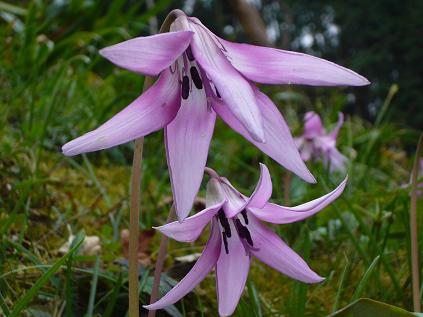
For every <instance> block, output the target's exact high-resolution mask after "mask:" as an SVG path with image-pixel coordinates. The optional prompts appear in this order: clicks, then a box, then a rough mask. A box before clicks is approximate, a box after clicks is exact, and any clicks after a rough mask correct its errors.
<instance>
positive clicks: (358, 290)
mask: <svg viewBox="0 0 423 317" xmlns="http://www.w3.org/2000/svg"><path fill="white" fill-rule="evenodd" d="M379 258H380V256H379V255H378V256H377V257H376V258H375V259H374V260H373V262H372V264H370V266H369V268H368V269H367V271H366V273H364V275H363V277H362V278H361V281H360V283H358V286H357V288H356V290H355V292H354V294H353V297H352V300H356V299H358V298H359V297H360V296H361V294H362V293H363V291H364V288H365V287H366V285H367V282H368V281H369V278H370V276H371V274H372V272H373V270H374V269H375V267H376V264H377V263H378V262H379Z"/></svg>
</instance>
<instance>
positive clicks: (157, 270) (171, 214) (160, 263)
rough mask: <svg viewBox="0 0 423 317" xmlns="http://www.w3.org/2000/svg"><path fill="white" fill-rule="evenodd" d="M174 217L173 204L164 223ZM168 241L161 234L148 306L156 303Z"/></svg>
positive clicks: (152, 313)
mask: <svg viewBox="0 0 423 317" xmlns="http://www.w3.org/2000/svg"><path fill="white" fill-rule="evenodd" d="M174 217H175V205H174V204H173V205H172V207H171V208H170V210H169V215H168V216H167V220H166V223H169V222H171V221H172V220H173V218H174ZM168 241H169V238H168V237H167V236H166V235H164V234H163V235H162V238H161V240H160V248H159V254H158V256H157V262H156V266H155V268H154V280H153V286H152V289H151V297H150V304H153V303H154V302H155V301H157V295H158V291H159V286H160V275H161V274H162V271H163V265H164V261H165V259H166V253H167V244H168ZM155 316H156V311H155V310H150V311H149V312H148V317H155Z"/></svg>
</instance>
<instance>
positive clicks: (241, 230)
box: [235, 219, 254, 246]
mask: <svg viewBox="0 0 423 317" xmlns="http://www.w3.org/2000/svg"><path fill="white" fill-rule="evenodd" d="M235 226H236V228H237V231H238V234H239V237H240V238H241V239H244V240H246V241H247V242H248V244H249V245H251V246H254V244H253V239H252V238H251V234H250V231H249V230H248V229H247V227H244V226H243V225H242V223H241V220H239V219H236V220H235Z"/></svg>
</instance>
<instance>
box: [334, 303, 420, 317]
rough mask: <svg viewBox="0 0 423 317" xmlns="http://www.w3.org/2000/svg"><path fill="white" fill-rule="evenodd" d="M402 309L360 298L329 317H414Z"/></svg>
mask: <svg viewBox="0 0 423 317" xmlns="http://www.w3.org/2000/svg"><path fill="white" fill-rule="evenodd" d="M414 316H416V315H415V314H413V313H410V312H408V311H406V310H404V309H402V308H399V307H396V306H392V305H388V304H385V303H382V302H378V301H375V300H373V299H370V298H360V299H359V300H356V301H355V302H353V303H351V304H349V305H348V306H346V307H344V308H342V309H341V310H338V311H337V312H335V313H333V314H331V315H329V316H328V317H414Z"/></svg>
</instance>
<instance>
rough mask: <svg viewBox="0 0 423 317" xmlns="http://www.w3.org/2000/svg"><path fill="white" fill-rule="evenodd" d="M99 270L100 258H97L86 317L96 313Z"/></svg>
mask: <svg viewBox="0 0 423 317" xmlns="http://www.w3.org/2000/svg"><path fill="white" fill-rule="evenodd" d="M99 270H100V256H97V257H96V259H95V265H94V272H93V279H92V280H91V291H90V299H89V301H88V308H87V313H86V314H85V316H86V317H91V316H92V315H93V312H94V302H95V295H96V293H97V281H98V272H99Z"/></svg>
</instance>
